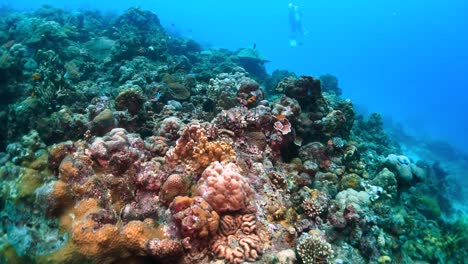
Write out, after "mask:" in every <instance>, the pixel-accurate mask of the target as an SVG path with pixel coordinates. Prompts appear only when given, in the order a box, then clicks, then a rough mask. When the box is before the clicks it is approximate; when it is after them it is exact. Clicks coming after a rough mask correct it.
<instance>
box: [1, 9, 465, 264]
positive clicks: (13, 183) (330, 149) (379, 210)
mask: <svg viewBox="0 0 468 264" xmlns="http://www.w3.org/2000/svg"><path fill="white" fill-rule="evenodd" d="M0 45H1V46H0V124H2V126H1V129H0V165H1V167H0V183H1V184H0V263H99V264H103V263H172V264H174V263H181V264H182V263H272V264H273V263H282V264H287V263H306V264H309V263H466V260H467V254H468V248H467V247H468V232H467V231H466V230H468V222H467V220H466V218H463V217H459V218H458V220H456V221H451V222H450V221H447V220H446V218H447V217H448V216H454V211H453V208H452V207H451V205H450V201H449V200H448V198H447V197H448V196H447V193H448V192H450V190H451V189H450V188H451V183H450V182H449V181H448V180H447V177H446V176H447V173H446V172H445V171H444V170H443V169H441V167H440V166H439V165H438V163H434V162H432V161H426V162H423V161H418V162H415V161H413V160H411V159H409V158H408V157H406V156H404V153H402V151H401V148H400V146H399V145H398V143H397V142H394V141H392V140H391V138H390V137H389V136H388V135H387V134H386V133H385V131H384V129H383V122H382V118H381V116H380V115H379V114H372V115H371V116H370V117H369V118H363V117H362V116H359V115H356V114H355V112H354V109H353V104H352V102H351V101H349V100H345V99H343V98H341V97H340V95H341V88H340V87H338V79H337V78H336V77H335V76H333V75H330V74H326V75H323V76H320V77H318V78H315V77H312V76H297V75H296V74H294V73H292V72H289V71H284V70H277V71H274V72H273V73H272V74H269V73H267V71H266V70H265V63H268V60H267V59H265V58H264V57H262V56H261V55H260V54H259V52H258V51H257V50H255V49H252V48H246V49H240V50H238V51H229V50H226V49H210V48H204V47H203V46H201V45H200V44H199V43H197V42H195V41H194V40H191V39H186V38H182V37H178V36H173V35H171V34H169V33H168V32H166V30H165V29H164V28H163V27H162V26H161V24H160V21H159V19H158V17H157V15H156V14H154V13H152V12H150V11H146V10H142V9H140V8H130V9H128V10H127V11H125V12H124V13H122V14H121V15H118V16H112V15H105V14H102V13H100V12H98V11H80V12H69V11H65V10H62V9H57V8H54V7H51V6H44V7H43V8H40V9H38V10H36V11H34V12H16V11H11V10H2V17H1V18H0Z"/></svg>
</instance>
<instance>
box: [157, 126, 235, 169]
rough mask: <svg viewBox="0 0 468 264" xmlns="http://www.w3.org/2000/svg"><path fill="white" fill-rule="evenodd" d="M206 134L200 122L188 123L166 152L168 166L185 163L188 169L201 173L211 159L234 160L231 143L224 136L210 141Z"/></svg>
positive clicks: (172, 166)
mask: <svg viewBox="0 0 468 264" xmlns="http://www.w3.org/2000/svg"><path fill="white" fill-rule="evenodd" d="M208 134H209V133H208V131H207V130H206V129H205V128H203V127H202V125H201V124H197V123H193V124H190V125H188V126H187V128H185V129H184V130H183V131H182V133H181V136H180V138H179V139H178V140H177V142H176V145H175V147H173V148H171V149H170V150H169V151H168V152H167V155H166V163H167V164H168V166H169V167H170V168H174V167H176V166H177V165H178V164H185V165H186V166H187V170H188V171H191V172H195V173H201V172H202V171H203V170H204V169H205V168H206V167H207V166H208V165H209V164H210V163H211V162H213V161H220V162H222V161H225V162H227V161H234V160H235V151H234V149H233V148H232V144H231V143H230V142H229V141H228V140H227V139H226V138H223V139H221V140H216V141H210V138H209V137H208ZM212 136H216V135H212ZM211 138H212V137H211Z"/></svg>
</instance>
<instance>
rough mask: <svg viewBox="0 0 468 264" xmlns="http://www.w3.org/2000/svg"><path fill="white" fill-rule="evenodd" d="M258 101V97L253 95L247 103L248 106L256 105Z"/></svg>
mask: <svg viewBox="0 0 468 264" xmlns="http://www.w3.org/2000/svg"><path fill="white" fill-rule="evenodd" d="M256 100H257V96H255V95H252V96H251V97H249V98H248V99H247V103H248V104H253V103H255V101H256Z"/></svg>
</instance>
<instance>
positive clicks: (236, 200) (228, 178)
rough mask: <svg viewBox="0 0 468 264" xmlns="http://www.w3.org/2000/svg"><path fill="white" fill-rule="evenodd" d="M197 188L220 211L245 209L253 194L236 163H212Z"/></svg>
mask: <svg viewBox="0 0 468 264" xmlns="http://www.w3.org/2000/svg"><path fill="white" fill-rule="evenodd" d="M197 188H198V192H199V194H200V195H201V196H202V197H203V198H204V199H205V200H206V201H208V203H210V204H211V206H213V208H214V209H215V210H216V211H217V212H218V213H228V212H237V211H242V210H244V209H245V208H246V207H247V205H248V204H249V201H250V200H251V198H252V195H253V190H252V189H251V187H250V185H249V183H248V182H247V180H246V179H245V178H244V177H243V176H242V175H241V174H240V173H239V169H238V168H237V166H236V164H234V163H227V164H222V163H219V162H213V163H211V165H210V166H209V167H208V168H206V169H205V171H204V172H203V174H202V176H201V178H200V180H199V181H198V183H197Z"/></svg>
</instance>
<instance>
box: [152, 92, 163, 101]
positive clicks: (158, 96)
mask: <svg viewBox="0 0 468 264" xmlns="http://www.w3.org/2000/svg"><path fill="white" fill-rule="evenodd" d="M161 96H162V93H161V92H157V93H156V94H155V95H154V97H153V99H152V101H155V102H156V101H159V99H161Z"/></svg>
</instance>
